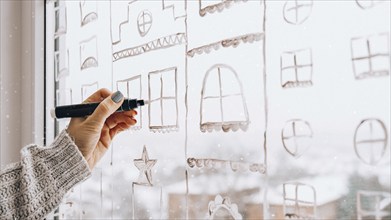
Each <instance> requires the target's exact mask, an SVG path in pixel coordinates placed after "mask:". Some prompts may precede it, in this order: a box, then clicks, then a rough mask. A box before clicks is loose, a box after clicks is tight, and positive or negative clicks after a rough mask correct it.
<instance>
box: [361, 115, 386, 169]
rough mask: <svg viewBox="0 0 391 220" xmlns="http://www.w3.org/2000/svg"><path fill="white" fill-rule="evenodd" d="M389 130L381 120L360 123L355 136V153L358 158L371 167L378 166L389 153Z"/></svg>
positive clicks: (368, 120) (366, 120)
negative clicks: (387, 152)
mask: <svg viewBox="0 0 391 220" xmlns="http://www.w3.org/2000/svg"><path fill="white" fill-rule="evenodd" d="M387 143H388V136H387V128H386V126H385V125H384V123H383V122H382V121H381V120H379V119H365V120H362V121H361V122H360V124H359V125H358V126H357V128H356V132H355V134H354V151H355V152H356V155H357V157H358V158H359V159H360V160H361V161H362V162H364V163H366V164H369V165H377V164H378V163H379V162H380V160H381V159H382V158H383V157H384V155H385V154H386V151H387Z"/></svg>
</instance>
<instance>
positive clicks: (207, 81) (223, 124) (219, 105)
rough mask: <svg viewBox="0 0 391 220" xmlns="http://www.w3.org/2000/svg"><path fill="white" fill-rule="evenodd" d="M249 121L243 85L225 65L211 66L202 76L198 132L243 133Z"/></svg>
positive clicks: (231, 69)
mask: <svg viewBox="0 0 391 220" xmlns="http://www.w3.org/2000/svg"><path fill="white" fill-rule="evenodd" d="M249 123H250V121H249V117H248V111H247V104H246V101H245V98H244V95H243V88H242V83H241V82H240V80H239V77H238V74H237V73H236V71H235V70H234V69H233V68H232V67H230V66H228V65H225V64H216V65H214V66H212V67H211V68H210V69H209V70H208V71H207V72H206V74H205V78H204V81H203V84H202V91H201V107H200V129H201V131H202V132H205V131H209V132H211V131H213V129H214V130H216V131H219V130H221V129H222V130H223V131H224V132H228V131H229V130H231V129H232V131H237V130H238V129H239V128H240V129H242V130H243V131H246V130H247V128H248V125H249Z"/></svg>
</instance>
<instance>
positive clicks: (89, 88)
mask: <svg viewBox="0 0 391 220" xmlns="http://www.w3.org/2000/svg"><path fill="white" fill-rule="evenodd" d="M98 88H99V84H98V82H93V83H91V84H84V85H81V100H82V101H84V100H86V99H87V98H88V97H90V95H92V94H94V92H96V90H98Z"/></svg>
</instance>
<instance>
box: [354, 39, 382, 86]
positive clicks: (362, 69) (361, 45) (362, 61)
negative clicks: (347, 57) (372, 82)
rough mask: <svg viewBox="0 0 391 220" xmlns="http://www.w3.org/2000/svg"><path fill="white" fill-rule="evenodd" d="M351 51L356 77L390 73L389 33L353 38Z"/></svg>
mask: <svg viewBox="0 0 391 220" xmlns="http://www.w3.org/2000/svg"><path fill="white" fill-rule="evenodd" d="M351 52H352V63H353V71H354V77H355V78H356V79H365V78H368V77H376V76H387V75H389V74H390V38H389V33H381V34H378V35H371V36H365V37H356V38H352V40H351Z"/></svg>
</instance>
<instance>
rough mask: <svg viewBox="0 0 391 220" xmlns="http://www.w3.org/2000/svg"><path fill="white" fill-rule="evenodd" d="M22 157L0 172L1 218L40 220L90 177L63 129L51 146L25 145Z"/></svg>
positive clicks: (85, 162)
mask: <svg viewBox="0 0 391 220" xmlns="http://www.w3.org/2000/svg"><path fill="white" fill-rule="evenodd" d="M21 154H22V160H21V162H19V163H15V164H12V165H10V166H9V167H7V168H5V170H3V171H1V172H0V219H42V218H44V217H45V216H46V215H48V214H49V213H50V212H51V211H52V210H54V209H55V208H56V207H57V206H58V205H59V204H60V202H61V200H62V198H63V197H64V195H65V194H66V193H67V192H68V191H69V190H70V189H71V188H72V187H73V186H75V185H76V184H77V183H79V182H81V181H83V180H85V179H86V178H88V177H89V176H90V175H91V172H90V170H89V167H88V164H87V161H85V159H84V158H83V156H82V154H81V153H80V151H79V150H78V149H77V146H76V145H75V144H74V142H73V141H72V139H71V138H70V137H69V135H68V133H67V132H66V131H65V130H64V131H62V132H61V133H60V134H59V135H58V136H57V137H56V139H55V140H54V142H53V143H52V144H51V145H50V147H40V146H37V145H28V146H26V147H24V148H23V149H22V150H21Z"/></svg>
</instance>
